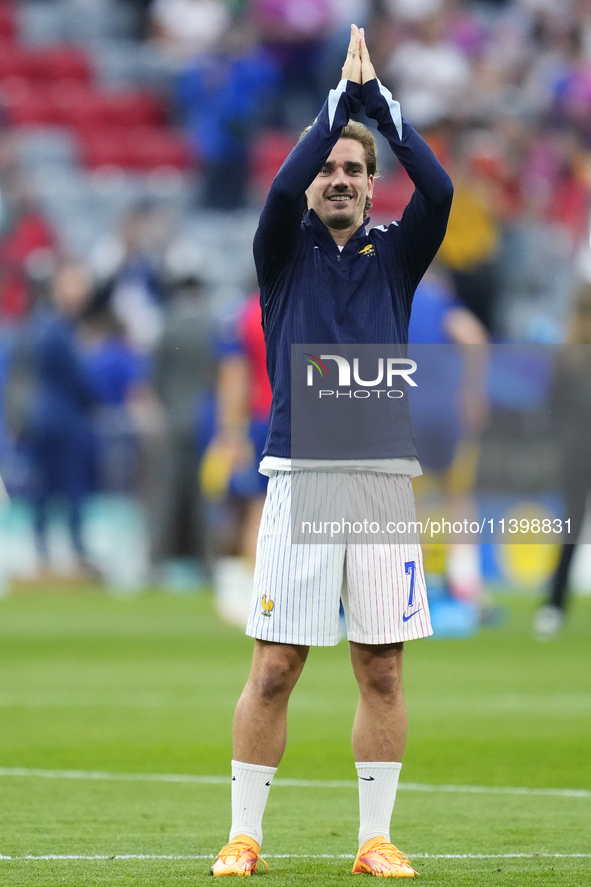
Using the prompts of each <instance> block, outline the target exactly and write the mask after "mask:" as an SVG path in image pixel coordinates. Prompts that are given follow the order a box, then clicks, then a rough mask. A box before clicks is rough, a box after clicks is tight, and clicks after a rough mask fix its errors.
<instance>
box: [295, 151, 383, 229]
mask: <svg viewBox="0 0 591 887" xmlns="http://www.w3.org/2000/svg"><path fill="white" fill-rule="evenodd" d="M372 197H373V176H370V175H368V172H367V164H366V162H365V149H364V147H363V145H362V144H361V143H360V142H358V141H356V140H355V139H346V138H345V139H339V141H338V142H337V143H336V145H335V146H334V148H333V149H332V152H331V154H330V157H329V158H328V160H327V161H326V163H325V164H324V166H323V167H322V169H321V170H320V172H319V173H318V175H317V176H316V178H315V179H314V181H313V182H312V184H311V185H310V187H309V188H308V190H307V191H306V198H307V200H308V209H313V210H314V212H315V213H316V215H317V216H318V218H319V219H320V221H322V222H324V224H325V225H326V227H327V228H329V229H332V230H333V231H341V232H342V231H347V230H348V229H351V233H352V232H353V231H354V230H356V229H357V228H359V226H360V225H361V223H362V222H363V216H364V211H365V202H366V200H367V198H369V199H370V200H371V198H372Z"/></svg>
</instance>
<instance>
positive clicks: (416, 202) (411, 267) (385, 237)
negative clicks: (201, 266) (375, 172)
mask: <svg viewBox="0 0 591 887" xmlns="http://www.w3.org/2000/svg"><path fill="white" fill-rule="evenodd" d="M361 103H363V105H364V106H365V111H366V114H367V116H368V117H372V118H374V119H375V120H377V123H378V129H379V131H380V132H381V133H382V135H384V136H385V137H386V138H387V139H388V142H389V143H390V146H391V148H392V150H393V151H394V153H395V154H396V157H397V158H398V160H399V161H400V162H401V163H402V165H403V166H404V168H405V169H406V171H407V172H408V174H409V176H410V178H411V179H412V181H413V183H414V185H415V190H414V193H413V196H412V198H411V200H410V202H409V203H408V205H407V207H406V208H405V210H404V213H403V216H402V219H401V220H400V221H399V222H393V223H392V224H391V225H389V226H388V227H386V226H381V227H379V228H372V229H371V230H370V231H369V233H368V232H367V231H366V225H367V222H368V221H369V220H368V219H367V220H366V221H365V222H364V224H363V225H361V227H360V228H358V229H357V231H356V232H355V234H353V236H352V237H351V238H350V240H349V241H348V242H347V244H346V245H345V247H344V248H343V250H342V252H339V248H338V246H337V244H336V243H335V241H334V239H333V237H332V236H331V234H330V233H329V231H328V229H327V228H326V226H325V225H324V224H323V223H322V222H321V221H320V219H319V218H318V216H317V215H316V213H315V212H314V211H313V210H310V211H308V212H307V213H306V200H305V191H306V189H307V188H308V187H309V186H310V184H311V183H312V182H313V180H314V179H315V178H316V176H317V174H318V173H319V172H320V169H321V168H322V166H323V164H324V163H325V161H326V160H327V158H328V156H329V155H330V152H331V151H332V149H333V147H334V145H335V144H336V142H337V141H338V139H339V137H340V133H341V129H342V127H343V126H345V125H346V124H347V123H348V121H349V118H350V117H351V115H352V114H354V113H355V112H356V111H358V110H359V106H360V104H361ZM378 187H379V183H378ZM452 196H453V186H452V183H451V180H450V178H449V176H448V175H447V173H446V172H445V170H444V169H443V167H442V166H441V164H440V163H439V161H438V160H437V158H436V157H435V155H434V154H433V152H432V151H431V149H430V148H429V146H428V145H427V144H426V143H425V142H424V141H423V139H422V138H421V137H420V136H419V135H418V133H417V132H415V130H414V129H413V128H412V126H411V125H410V124H409V123H408V122H407V121H406V120H404V119H403V118H402V117H401V116H400V106H399V104H398V103H397V102H395V101H394V100H393V99H392V95H391V93H390V92H389V90H387V89H386V88H385V87H384V86H382V84H381V83H380V82H379V80H377V79H374V80H371V81H369V82H368V83H365V84H363V85H362V86H361V85H360V84H358V83H353V82H351V81H350V80H343V81H341V83H340V84H339V86H338V87H337V89H333V90H331V92H330V93H329V96H328V99H327V101H326V102H325V104H324V107H323V108H322V111H321V112H320V114H319V115H318V117H317V119H316V121H315V122H314V125H313V126H312V128H311V129H310V131H309V132H308V133H307V134H306V135H305V136H304V137H303V138H302V139H301V141H300V142H298V144H297V145H296V146H295V148H294V149H293V150H292V151H291V153H290V154H289V156H288V158H287V159H286V161H285V163H284V164H283V166H282V167H281V169H280V170H279V172H278V173H277V175H276V177H275V179H274V180H273V184H272V185H271V189H270V191H269V195H268V197H267V201H266V203H265V206H264V208H263V211H262V213H261V218H260V222H259V227H258V229H257V232H256V235H255V238H254V258H255V264H256V269H257V275H258V282H259V288H260V293H261V309H262V316H263V329H264V333H265V341H266V346H267V370H268V373H269V379H270V382H271V388H272V390H273V406H272V409H271V419H270V427H269V434H268V437H267V443H266V446H265V450H264V455H271V456H282V457H288V458H289V457H290V456H291V368H290V362H291V345H292V344H298V343H299V344H308V343H322V344H346V343H362V344H384V343H389V344H403V343H406V342H407V341H408V324H409V319H410V311H411V305H412V299H413V295H414V291H415V289H416V287H417V285H418V283H419V281H420V280H421V278H422V276H423V274H424V273H425V271H426V270H427V268H428V267H429V265H430V264H431V262H432V260H433V258H434V256H435V254H436V252H437V250H438V249H439V246H440V245H441V242H442V240H443V237H444V235H445V231H446V226H447V220H448V216H449V211H450V207H451V202H452ZM304 213H306V215H305V217H304ZM302 218H303V221H302ZM370 244H371V245H372V246H373V250H368V251H366V252H365V253H363V252H362V251H363V249H364V247H367V246H368V245H370ZM372 253H373V254H372ZM406 425H407V423H402V424H401V427H400V429H399V432H398V433H396V434H394V435H389V436H388V439H386V440H384V441H383V444H382V445H381V446H380V448H379V449H380V451H379V452H377V451H376V450H375V448H374V450H373V451H372V452H359V453H356V454H355V455H356V456H358V457H359V458H363V457H365V458H385V457H402V456H415V455H416V451H415V448H414V437H413V433H412V427H411V426H410V422H409V423H408V426H407V427H402V426H406ZM318 455H320V454H318Z"/></svg>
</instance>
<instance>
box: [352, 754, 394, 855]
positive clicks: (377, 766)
mask: <svg viewBox="0 0 591 887" xmlns="http://www.w3.org/2000/svg"><path fill="white" fill-rule="evenodd" d="M355 766H356V767H357V776H358V780H357V781H358V783H359V846H360V847H362V846H363V845H364V844H365V842H366V841H369V839H370V838H377V837H378V836H379V835H383V836H384V837H385V838H386V840H388V841H389V840H390V819H391V818H392V810H393V809H394V801H395V800H396V789H397V788H398V777H399V776H400V768H401V767H402V764H398V763H394V762H392V761H366V762H363V763H358V764H355Z"/></svg>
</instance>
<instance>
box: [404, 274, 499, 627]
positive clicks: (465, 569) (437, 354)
mask: <svg viewBox="0 0 591 887" xmlns="http://www.w3.org/2000/svg"><path fill="white" fill-rule="evenodd" d="M408 340H409V346H410V347H409V355H410V356H415V359H416V361H417V364H418V370H417V375H416V381H417V386H418V387H417V388H416V389H412V391H411V392H410V395H409V398H410V401H409V402H410V407H411V415H412V421H413V427H414V430H415V436H416V440H417V453H418V457H419V462H420V464H421V468H422V469H423V476H422V477H418V478H415V480H414V482H413V487H414V489H415V495H416V497H417V501H418V502H419V503H420V502H421V499H423V502H424V503H425V505H427V502H428V501H429V500H430V499H432V498H433V492H434V490H435V491H436V492H437V494H438V498H441V499H442V507H443V508H444V509H445V514H446V519H447V516H449V520H450V521H452V522H453V521H455V520H459V521H463V520H464V519H466V518H467V519H468V520H475V519H476V514H477V506H476V502H475V500H474V496H473V489H474V482H475V477H476V469H477V462H478V452H479V445H478V439H479V436H480V434H481V433H482V431H483V429H484V427H485V425H486V421H487V415H488V403H487V396H486V390H485V376H486V364H487V346H488V343H489V337H488V334H487V331H486V329H485V327H484V326H483V324H482V323H481V322H480V321H479V320H478V318H477V317H476V316H475V315H474V314H473V313H472V312H471V311H469V310H468V309H467V308H466V307H465V306H464V305H463V304H462V302H461V301H460V300H459V299H458V297H457V295H456V293H455V291H454V288H453V284H452V282H451V279H450V277H449V275H448V274H447V273H446V272H445V271H444V270H443V269H442V268H441V266H438V265H437V264H436V263H435V264H434V265H433V266H432V267H431V268H430V269H429V271H428V272H427V273H426V275H425V277H424V278H423V279H422V281H421V282H420V284H419V286H418V288H417V290H416V292H415V297H414V299H413V305H412V312H411V317H410V325H409V330H408ZM425 345H434V346H437V347H435V348H426V347H421V346H425ZM412 346H417V347H416V348H413V347H412ZM423 557H424V565H425V577H426V580H427V590H428V592H429V604H430V606H431V604H432V607H431V620H432V623H433V625H434V630H435V631H436V632H437V633H438V634H446V633H448V634H454V633H457V634H469V633H471V632H472V631H474V630H475V628H476V627H477V626H478V623H479V621H481V620H484V619H485V618H486V611H487V607H486V605H485V601H484V585H483V580H482V575H481V568H480V550H479V546H478V545H472V544H468V543H463V544H449V545H441V544H426V545H423ZM449 597H451V598H452V599H453V600H455V601H457V602H459V603H461V604H466V605H468V606H467V607H465V608H464V609H462V610H449V608H447V609H446V605H445V600H446V598H449ZM443 620H445V623H444V622H443Z"/></svg>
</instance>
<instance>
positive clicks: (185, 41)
mask: <svg viewBox="0 0 591 887" xmlns="http://www.w3.org/2000/svg"><path fill="white" fill-rule="evenodd" d="M229 24H230V14H229V11H228V4H227V3H226V2H225V0H153V2H152V4H151V6H150V9H149V13H148V38H149V40H150V42H151V43H152V46H153V47H154V48H155V49H157V50H158V51H159V52H161V53H162V54H163V55H164V56H166V57H168V58H169V59H170V60H171V62H173V63H174V64H175V65H176V66H180V65H182V64H184V63H185V62H187V61H189V60H190V59H195V58H197V57H198V56H199V55H201V53H204V52H208V51H209V50H211V49H212V48H213V47H214V46H215V44H216V43H217V42H218V40H219V39H220V38H221V36H222V34H223V33H224V31H225V30H226V28H227V27H228V25H229Z"/></svg>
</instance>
